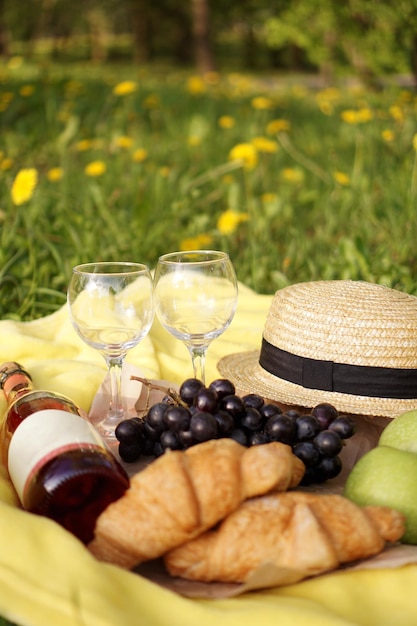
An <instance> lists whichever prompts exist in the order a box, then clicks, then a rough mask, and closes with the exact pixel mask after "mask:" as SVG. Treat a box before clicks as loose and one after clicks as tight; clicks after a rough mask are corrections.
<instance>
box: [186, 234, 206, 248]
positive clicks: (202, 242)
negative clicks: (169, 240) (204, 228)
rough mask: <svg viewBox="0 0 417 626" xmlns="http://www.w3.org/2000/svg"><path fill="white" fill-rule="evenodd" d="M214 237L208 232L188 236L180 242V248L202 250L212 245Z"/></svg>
mask: <svg viewBox="0 0 417 626" xmlns="http://www.w3.org/2000/svg"><path fill="white" fill-rule="evenodd" d="M212 243H213V237H212V236H211V235H207V234H201V235H197V236H196V237H186V238H185V239H183V240H182V241H181V243H180V250H202V249H205V248H207V247H208V246H211V244H212Z"/></svg>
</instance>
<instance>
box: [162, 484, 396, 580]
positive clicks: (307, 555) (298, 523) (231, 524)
mask: <svg viewBox="0 0 417 626" xmlns="http://www.w3.org/2000/svg"><path fill="white" fill-rule="evenodd" d="M404 530H405V527H404V517H403V515H402V514H400V513H398V512H397V511H394V510H392V509H389V508H386V507H377V506H369V507H359V506H357V505H356V504H354V503H353V502H351V501H350V500H348V499H347V498H345V497H343V496H340V495H333V494H314V493H307V492H302V491H293V492H286V493H280V494H272V495H265V496H261V497H258V498H253V499H251V500H247V501H246V502H244V503H243V504H241V505H240V506H239V508H238V509H236V510H235V511H234V512H233V513H231V514H230V515H229V516H228V517H227V518H225V519H224V520H223V522H221V523H220V524H219V526H218V527H217V528H216V529H215V530H209V531H207V532H205V533H203V534H202V535H200V536H199V537H197V538H195V539H193V540H192V541H189V542H187V543H185V544H184V545H182V546H179V547H177V548H175V549H173V550H172V551H170V552H168V553H167V554H166V555H165V556H164V563H165V566H166V569H167V571H168V572H169V573H170V574H171V575H172V576H180V577H182V578H187V579H189V580H199V581H205V582H211V581H220V582H245V581H247V579H248V577H249V575H250V574H251V573H252V572H253V571H255V570H256V569H257V568H258V567H260V566H261V565H264V564H267V563H270V564H273V565H275V566H276V567H277V568H286V569H291V570H298V571H300V572H301V573H303V576H301V578H302V577H307V576H312V575H316V574H319V573H323V572H326V571H330V570H332V569H336V568H337V567H338V566H339V565H341V564H342V563H348V562H352V561H356V560H359V559H363V558H367V557H369V556H372V555H375V554H378V553H379V552H381V551H382V550H383V549H384V547H385V544H386V542H394V541H397V540H398V539H400V537H401V536H402V534H403V533H404Z"/></svg>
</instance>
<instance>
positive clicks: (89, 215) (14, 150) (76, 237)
mask: <svg viewBox="0 0 417 626" xmlns="http://www.w3.org/2000/svg"><path fill="white" fill-rule="evenodd" d="M0 129H1V134H0V317H1V318H12V319H23V320H28V319H34V318H37V317H41V316H43V315H46V314H48V313H51V312H52V311H54V310H55V309H57V308H58V307H60V306H62V305H63V304H64V302H65V297H66V287H67V283H68V280H69V276H70V272H71V268H72V266H73V265H75V264H77V263H81V262H86V261H96V260H134V261H140V262H146V263H149V264H150V265H151V266H153V265H154V264H155V262H156V260H157V258H158V256H159V255H160V254H162V253H164V252H169V251H173V250H177V249H191V248H215V249H221V250H225V251H227V252H229V254H230V256H231V258H232V261H233V262H234V265H235V267H236V271H237V274H238V278H239V280H241V281H242V282H244V283H245V284H247V285H248V286H250V287H252V288H253V289H255V290H256V291H257V292H260V293H273V292H274V291H275V290H276V289H279V288H281V287H283V286H285V285H287V284H290V283H294V282H300V281H306V280H319V279H342V278H343V279H346V278H350V279H355V280H362V279H363V280H368V281H372V282H378V283H383V284H386V285H388V286H391V287H395V288H398V289H401V290H403V291H407V292H409V293H415V294H417V249H416V235H417V228H416V207H417V96H416V93H415V92H414V91H412V90H411V89H409V88H406V87H401V86H400V85H397V84H395V82H391V83H388V82H387V83H386V84H385V85H384V87H382V88H381V89H380V90H378V91H371V90H368V89H366V88H365V87H362V86H361V85H360V84H359V83H358V82H356V81H351V82H346V81H345V82H344V83H343V85H342V84H340V85H335V86H332V87H321V86H320V85H314V84H313V83H312V81H311V80H310V77H307V80H306V79H305V77H302V76H301V77H294V76H293V77H282V76H281V77H280V76H260V75H256V76H253V75H249V74H241V73H235V72H230V73H224V74H217V73H210V74H207V75H205V76H197V75H193V74H192V73H190V72H187V71H183V70H177V69H167V68H160V67H150V68H138V67H136V66H134V65H129V66H121V65H119V66H117V65H111V64H108V65H102V66H100V65H97V66H95V65H93V64H91V63H86V64H85V65H83V64H73V65H65V66H58V65H54V64H53V63H50V62H48V63H40V64H38V65H35V64H30V63H29V62H27V61H25V59H24V58H23V57H19V56H16V57H12V58H11V59H10V60H9V61H8V63H7V64H3V65H1V66H0Z"/></svg>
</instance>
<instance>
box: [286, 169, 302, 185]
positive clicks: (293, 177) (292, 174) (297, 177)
mask: <svg viewBox="0 0 417 626" xmlns="http://www.w3.org/2000/svg"><path fill="white" fill-rule="evenodd" d="M281 175H282V178H283V179H284V180H286V181H288V182H289V183H296V184H298V183H302V182H303V181H304V172H303V170H300V169H299V168H297V167H284V169H283V170H282V172H281Z"/></svg>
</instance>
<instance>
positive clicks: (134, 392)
mask: <svg viewBox="0 0 417 626" xmlns="http://www.w3.org/2000/svg"><path fill="white" fill-rule="evenodd" d="M132 375H133V376H135V375H136V376H141V373H140V372H139V371H138V370H137V369H136V368H131V367H129V368H126V371H125V372H124V389H125V394H126V398H125V403H126V407H127V410H128V411H129V414H130V415H131V416H134V415H135V414H139V415H143V414H144V413H145V411H146V407H147V406H151V405H152V404H154V403H155V402H158V401H159V400H161V399H162V398H163V397H164V395H165V393H164V392H163V391H160V390H152V391H151V392H150V393H149V389H148V388H147V387H146V386H145V385H142V383H140V382H137V381H131V380H130V377H131V376H132ZM152 382H153V383H156V384H157V385H160V386H162V387H164V386H165V387H166V388H169V387H170V388H172V385H171V384H170V383H168V382H167V381H152ZM173 388H174V389H176V387H175V386H174V387H173ZM126 390H127V391H126ZM107 406H108V380H107V379H106V380H105V381H104V382H103V385H102V386H101V387H100V389H99V390H98V392H97V395H96V398H95V400H94V402H93V405H92V409H91V412H90V419H92V421H95V420H99V419H100V417H101V415H102V412H103V411H104V410H107ZM280 406H281V407H282V408H283V409H284V410H285V408H288V407H286V406H284V405H280ZM291 408H294V407H291ZM297 408H299V409H301V411H302V412H307V410H308V409H306V408H305V409H303V408H302V407H297ZM351 417H352V418H353V419H354V420H355V423H356V433H355V435H354V436H353V437H351V438H350V439H347V440H346V441H345V445H344V447H343V450H342V452H341V454H340V457H341V460H342V471H341V473H340V474H339V476H337V477H336V478H334V479H332V480H328V481H326V482H325V483H323V484H321V485H311V486H305V487H300V488H299V489H302V490H303V491H310V492H315V493H339V494H340V493H342V492H343V488H344V484H345V482H346V478H347V476H348V474H349V472H350V470H351V469H352V467H353V466H354V464H355V463H356V462H357V461H358V460H359V459H360V458H361V457H362V456H363V455H364V454H365V453H366V452H368V451H369V450H371V449H372V448H374V447H375V446H376V445H377V443H378V440H379V437H380V434H381V432H382V431H383V429H384V428H385V426H387V424H389V422H390V421H391V420H390V419H388V418H386V419H385V418H381V417H372V416H364V415H351ZM113 452H114V453H115V454H116V455H117V450H115V449H114V450H113ZM119 460H120V457H119ZM151 461H152V459H141V460H140V461H137V462H136V463H129V464H127V463H123V462H122V465H124V467H125V469H126V470H127V472H128V474H129V475H130V476H132V475H133V474H135V473H136V472H138V471H140V470H141V469H143V468H144V467H145V466H146V465H147V464H148V463H150V462H151ZM410 563H417V546H411V545H405V544H396V545H392V546H388V547H387V548H385V550H384V551H383V552H381V553H380V554H378V555H377V556H374V557H372V558H370V559H365V560H362V561H360V562H355V563H352V564H348V565H345V566H343V567H341V568H339V569H338V570H336V571H335V573H337V572H338V571H340V572H342V571H343V572H344V571H347V570H349V571H355V570H362V569H372V568H394V567H401V566H403V565H407V564H410ZM134 571H135V572H136V573H137V574H139V575H141V576H144V577H146V578H148V579H149V580H151V581H153V582H155V583H157V584H159V585H161V586H162V587H165V588H167V589H170V590H171V591H174V592H176V593H178V594H180V595H182V596H185V597H189V598H197V597H198V598H227V597H233V596H238V595H240V594H243V593H246V592H248V591H251V590H255V589H266V588H269V587H279V586H283V585H289V584H293V583H296V582H299V581H301V580H303V579H305V578H307V577H308V575H307V574H306V573H305V572H303V571H298V570H291V569H288V568H277V567H276V566H275V565H273V564H271V563H264V564H262V566H261V567H259V568H258V569H257V570H256V571H254V572H253V573H252V575H251V576H250V578H249V579H248V581H247V582H246V583H245V584H225V583H203V582H194V581H187V580H184V579H181V578H173V577H172V576H170V575H169V574H168V573H167V571H166V570H165V568H164V565H163V562H162V560H161V559H158V560H155V561H149V562H147V563H142V564H140V565H139V566H137V567H136V568H135V570H134Z"/></svg>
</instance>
